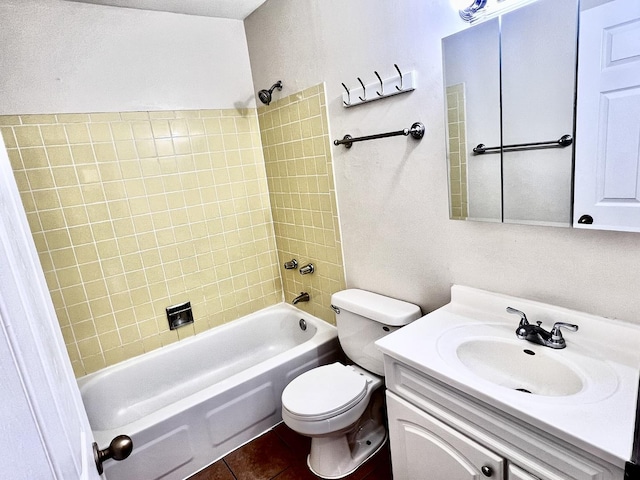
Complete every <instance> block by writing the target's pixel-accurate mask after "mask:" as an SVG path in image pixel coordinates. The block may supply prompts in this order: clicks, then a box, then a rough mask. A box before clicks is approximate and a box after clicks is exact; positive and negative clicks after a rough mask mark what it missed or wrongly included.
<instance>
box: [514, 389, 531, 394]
mask: <svg viewBox="0 0 640 480" xmlns="http://www.w3.org/2000/svg"><path fill="white" fill-rule="evenodd" d="M516 391H518V392H523V393H533V392H532V391H531V390H527V389H526V388H516Z"/></svg>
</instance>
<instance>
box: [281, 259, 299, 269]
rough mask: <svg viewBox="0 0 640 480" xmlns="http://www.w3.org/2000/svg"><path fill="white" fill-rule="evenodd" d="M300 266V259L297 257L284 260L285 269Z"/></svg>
mask: <svg viewBox="0 0 640 480" xmlns="http://www.w3.org/2000/svg"><path fill="white" fill-rule="evenodd" d="M297 266H298V261H297V260H296V259H295V258H292V259H291V261H289V262H284V269H285V270H295V269H296V267H297Z"/></svg>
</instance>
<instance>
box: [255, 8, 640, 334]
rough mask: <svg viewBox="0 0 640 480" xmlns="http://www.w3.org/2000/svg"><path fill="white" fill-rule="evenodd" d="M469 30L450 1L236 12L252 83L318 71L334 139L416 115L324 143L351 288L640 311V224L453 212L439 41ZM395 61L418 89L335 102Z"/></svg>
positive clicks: (301, 79)
mask: <svg viewBox="0 0 640 480" xmlns="http://www.w3.org/2000/svg"><path fill="white" fill-rule="evenodd" d="M589 3H593V2H589ZM466 27H467V24H465V22H463V21H462V20H461V19H460V17H459V15H458V13H457V12H456V10H455V9H454V8H453V6H452V4H451V2H450V1H449V0H406V1H403V2H389V1H386V0H352V1H349V2H344V1H341V0H322V1H318V0H268V1H267V2H266V3H265V4H264V5H263V6H262V7H260V8H259V9H258V10H256V11H255V12H254V13H253V14H252V15H250V16H249V17H248V18H247V19H246V20H245V30H246V33H247V39H248V44H249V56H250V58H251V69H252V73H253V79H254V85H255V87H258V86H260V87H259V88H264V85H270V84H271V83H272V82H273V80H274V79H276V78H277V79H282V80H283V81H284V82H285V89H286V88H291V89H292V90H291V91H297V90H303V89H305V88H308V87H311V86H313V85H317V84H318V83H321V82H324V83H325V85H326V94H327V112H328V115H329V126H330V132H329V136H330V139H331V140H334V139H336V138H342V137H343V136H344V135H345V134H346V133H349V134H351V135H354V136H356V135H367V134H373V133H379V132H385V131H394V130H398V129H400V128H406V127H409V126H410V125H411V124H412V123H413V122H415V121H422V122H423V123H424V124H425V126H426V133H425V137H424V138H423V139H422V140H421V141H419V142H417V141H414V140H413V139H411V138H405V137H395V138H388V139H382V140H377V141H371V142H362V143H358V144H356V145H354V147H353V148H351V149H350V150H346V149H345V148H344V147H334V146H331V148H332V153H333V161H334V165H335V182H336V193H337V198H338V206H339V210H340V225H341V235H342V242H343V247H344V248H343V252H344V261H345V269H346V276H347V280H348V281H347V284H348V286H349V287H359V288H364V289H368V290H372V291H376V292H380V293H385V294H387V295H390V296H394V297H397V298H401V299H404V300H408V301H412V302H414V303H417V304H419V305H420V306H421V307H422V308H423V310H424V311H425V312H426V311H430V310H433V309H434V308H437V307H439V306H441V305H443V304H445V303H446V302H448V301H449V298H450V286H451V284H452V283H457V284H462V285H468V286H472V287H477V288H484V289H487V290H492V291H496V292H500V293H505V294H510V295H516V296H524V297H527V298H532V299H534V300H540V301H545V302H550V303H554V304H558V305H561V306H564V307H568V308H575V309H578V310H582V311H586V312H589V313H594V314H599V315H604V316H608V317H617V318H622V319H625V320H628V321H632V322H638V321H639V320H638V312H639V311H640V295H637V292H638V290H640V277H639V276H638V271H640V241H639V238H640V237H638V234H634V233H623V232H603V231H586V230H576V229H571V228H558V227H541V226H524V225H513V224H494V223H480V222H471V221H466V222H462V221H454V220H450V219H449V202H448V191H447V190H448V188H447V187H448V185H447V184H448V182H447V177H448V172H447V158H446V150H445V142H446V136H445V113H444V112H445V101H444V88H443V80H442V55H441V39H442V38H443V37H445V36H448V35H451V34H453V33H455V32H456V31H459V30H462V29H463V28H466ZM394 63H397V64H398V66H399V67H400V68H401V69H403V70H415V71H416V72H417V75H418V84H417V89H416V90H415V91H413V92H411V93H408V94H403V95H398V96H395V97H391V98H386V99H383V100H380V101H377V102H371V103H368V104H365V105H359V106H357V107H353V108H344V107H343V106H342V99H341V96H342V92H343V91H344V90H343V88H342V85H341V83H342V82H344V83H345V84H346V85H347V86H348V87H350V88H354V87H356V86H357V85H358V82H357V77H361V78H362V79H363V81H364V83H365V84H368V83H372V82H373V81H375V80H376V78H375V76H374V73H373V71H374V70H377V71H378V73H380V75H381V76H382V78H386V77H389V76H392V75H393V74H394V72H395V70H394V67H393V64H394ZM283 93H285V94H288V93H289V92H285V91H284V90H283Z"/></svg>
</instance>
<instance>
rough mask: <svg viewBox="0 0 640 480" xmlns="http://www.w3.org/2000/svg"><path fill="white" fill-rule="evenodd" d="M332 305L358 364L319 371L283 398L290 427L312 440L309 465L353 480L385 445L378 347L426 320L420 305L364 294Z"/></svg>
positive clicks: (343, 295)
mask: <svg viewBox="0 0 640 480" xmlns="http://www.w3.org/2000/svg"><path fill="white" fill-rule="evenodd" d="M331 302H332V307H333V309H334V311H335V312H336V323H337V327H338V339H339V340H340V343H341V345H342V348H343V349H344V351H345V353H346V354H347V356H348V357H349V359H350V360H352V361H354V362H355V363H357V364H356V365H344V364H342V363H333V364H330V365H324V366H321V367H317V368H314V369H312V370H309V371H307V372H305V373H303V374H302V375H300V376H298V377H297V378H295V379H293V380H292V381H291V382H290V383H289V385H287V386H286V387H285V389H284V391H283V393H282V419H283V420H284V423H285V424H286V425H287V426H289V428H291V429H292V430H295V431H296V432H298V433H300V434H302V435H306V436H309V437H311V452H310V453H309V456H308V457H307V464H308V466H309V468H310V469H311V471H312V472H313V473H314V474H315V475H317V476H319V477H321V478H327V479H335V478H342V477H345V476H347V475H349V474H350V473H352V472H353V471H355V470H356V469H357V468H358V467H359V466H360V465H362V464H363V463H364V462H366V461H367V460H368V459H369V458H371V457H372V456H373V455H375V453H376V452H377V451H378V450H379V449H380V448H381V447H382V446H383V445H384V442H385V441H386V438H387V431H386V428H385V420H384V419H385V407H384V389H383V388H381V387H382V386H383V385H384V381H383V375H384V369H383V366H382V365H383V364H382V354H381V353H380V352H379V351H378V350H377V348H375V346H374V345H373V343H374V342H375V341H376V340H378V339H379V338H382V337H383V336H385V335H388V334H389V333H391V332H392V331H393V330H397V329H398V328H400V327H401V326H402V325H405V324H407V323H409V322H411V321H413V320H415V319H417V318H419V316H420V315H421V313H420V308H419V307H417V306H415V305H412V304H408V303H406V302H402V301H400V300H395V299H392V298H389V297H383V296H381V295H378V294H375V293H372V292H366V291H364V290H355V289H351V290H344V291H342V292H338V293H335V294H334V295H333V296H332V297H331ZM365 315H366V316H365ZM341 332H342V334H341ZM363 367H364V368H363Z"/></svg>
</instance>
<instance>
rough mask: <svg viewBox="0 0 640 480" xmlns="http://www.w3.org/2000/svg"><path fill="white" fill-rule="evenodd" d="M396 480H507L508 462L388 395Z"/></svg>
mask: <svg viewBox="0 0 640 480" xmlns="http://www.w3.org/2000/svg"><path fill="white" fill-rule="evenodd" d="M387 409H388V413H389V437H390V442H391V457H392V458H391V459H392V465H393V476H394V478H407V479H409V478H410V479H414V478H415V479H418V478H429V479H430V480H480V479H486V478H487V476H486V474H483V473H482V470H481V469H482V468H483V467H484V468H485V469H486V468H489V469H490V472H491V479H495V480H502V479H503V478H504V460H503V459H502V458H501V457H499V456H498V455H496V454H495V453H493V452H491V451H490V450H488V449H486V448H485V447H483V446H482V445H480V444H478V443H476V442H474V441H473V440H471V439H470V438H468V437H466V436H464V435H462V434H461V433H459V432H458V431H456V430H454V429H453V428H451V427H449V426H448V425H446V424H444V423H442V422H441V421H439V420H437V419H436V418H434V417H432V416H431V415H428V414H427V413H425V412H422V411H420V410H419V409H418V408H416V407H414V406H413V405H411V404H410V403H408V402H406V401H404V400H402V399H400V398H398V397H396V396H395V395H394V394H392V393H389V392H387Z"/></svg>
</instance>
